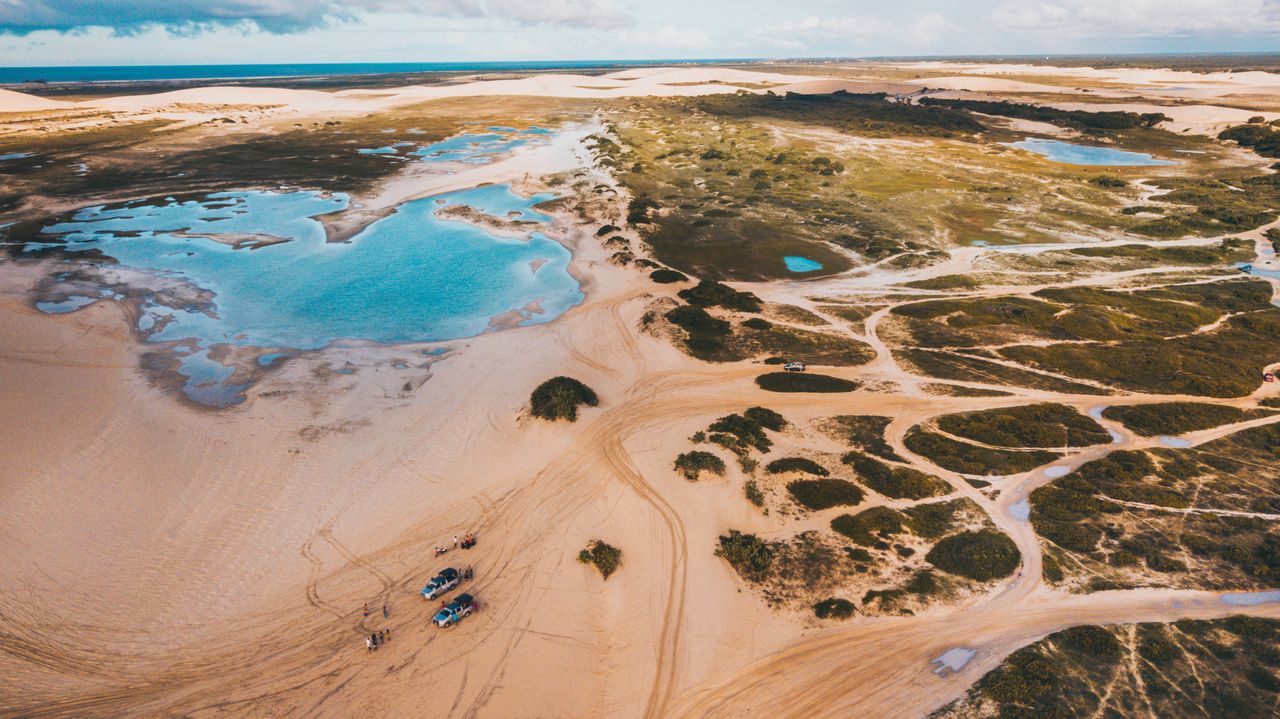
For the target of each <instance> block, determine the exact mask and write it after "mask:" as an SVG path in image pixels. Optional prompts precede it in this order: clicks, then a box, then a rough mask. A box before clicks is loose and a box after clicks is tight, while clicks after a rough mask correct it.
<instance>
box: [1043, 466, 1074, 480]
mask: <svg viewBox="0 0 1280 719" xmlns="http://www.w3.org/2000/svg"><path fill="white" fill-rule="evenodd" d="M1068 474H1071V468H1070V467H1063V466H1056V467H1049V468H1048V469H1046V470H1045V471H1044V476H1046V477H1053V478H1054V479H1057V478H1058V477H1065V476H1067V475H1068Z"/></svg>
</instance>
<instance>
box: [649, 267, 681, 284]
mask: <svg viewBox="0 0 1280 719" xmlns="http://www.w3.org/2000/svg"><path fill="white" fill-rule="evenodd" d="M649 279H651V280H653V281H654V282H657V283H658V284H660V285H669V284H671V283H673V282H687V281H688V280H689V278H688V276H686V275H685V274H684V273H683V272H676V271H675V270H670V269H667V268H665V267H663V268H661V269H657V270H654V271H653V272H650V273H649Z"/></svg>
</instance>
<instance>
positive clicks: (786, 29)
mask: <svg viewBox="0 0 1280 719" xmlns="http://www.w3.org/2000/svg"><path fill="white" fill-rule="evenodd" d="M954 27H955V26H954V24H953V23H952V22H951V21H950V20H948V19H946V18H945V17H943V16H942V15H940V14H938V13H928V14H925V15H922V16H921V17H920V18H919V19H917V20H916V21H915V22H913V23H910V24H909V25H905V26H900V25H897V24H894V23H891V22H888V21H885V20H881V19H879V18H870V17H830V18H823V17H818V16H816V15H812V16H809V17H806V18H803V19H799V20H788V21H786V22H782V23H776V24H773V25H765V26H763V27H759V28H756V29H755V30H754V31H753V32H752V33H751V37H752V38H753V39H755V40H759V41H762V42H767V43H770V44H772V45H776V46H778V47H783V48H789V49H793V50H805V49H810V48H834V49H836V50H838V51H840V52H848V53H856V52H858V50H859V49H860V48H861V47H865V46H866V45H868V44H875V45H877V46H881V45H883V44H884V42H885V41H886V40H893V41H897V42H900V43H903V44H905V45H909V46H910V47H912V48H915V49H921V48H926V47H929V46H931V45H935V44H937V43H938V42H939V41H940V40H941V39H942V38H943V37H944V35H945V33H946V32H947V31H949V30H951V29H953V28H954Z"/></svg>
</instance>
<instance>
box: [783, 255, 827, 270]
mask: <svg viewBox="0 0 1280 719" xmlns="http://www.w3.org/2000/svg"><path fill="white" fill-rule="evenodd" d="M782 261H783V262H784V263H786V265H787V270H789V271H791V272H797V273H799V272H817V271H818V270H820V269H822V263H821V262H815V261H814V260H811V259H809V258H808V257H801V256H799V255H787V256H786V257H783V258H782Z"/></svg>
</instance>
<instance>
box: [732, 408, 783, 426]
mask: <svg viewBox="0 0 1280 719" xmlns="http://www.w3.org/2000/svg"><path fill="white" fill-rule="evenodd" d="M742 414H743V416H745V417H746V418H747V419H749V420H751V421H752V422H755V423H756V424H758V425H760V426H761V427H764V428H765V429H771V430H773V431H774V432H781V431H782V429H783V428H784V427H786V426H787V420H786V419H785V418H783V416H782V415H780V414H778V413H777V412H774V411H773V410H771V409H769V408H768V407H748V408H747V411H745V412H743V413H742Z"/></svg>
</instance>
